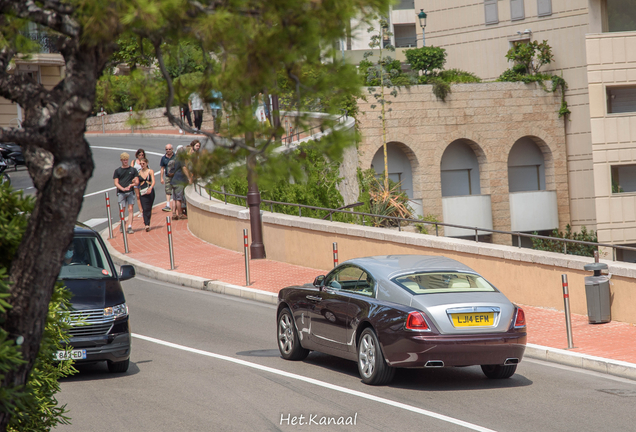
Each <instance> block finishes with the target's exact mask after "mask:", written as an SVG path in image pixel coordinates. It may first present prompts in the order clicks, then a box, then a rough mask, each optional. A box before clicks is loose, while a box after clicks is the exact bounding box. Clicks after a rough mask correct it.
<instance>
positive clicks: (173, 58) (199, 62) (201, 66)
mask: <svg viewBox="0 0 636 432" xmlns="http://www.w3.org/2000/svg"><path fill="white" fill-rule="evenodd" d="M164 52H165V62H166V69H167V70H168V73H169V74H170V77H171V78H172V79H174V78H177V77H180V76H181V75H186V74H191V73H194V72H199V73H203V72H205V69H206V67H205V61H204V55H203V51H202V50H201V47H200V46H197V45H195V44H194V43H193V42H189V41H178V42H177V43H176V44H175V45H168V44H166V45H164ZM215 64H216V63H214V62H212V63H211V65H210V67H211V68H213V69H214V67H215V66H214V65H215Z"/></svg>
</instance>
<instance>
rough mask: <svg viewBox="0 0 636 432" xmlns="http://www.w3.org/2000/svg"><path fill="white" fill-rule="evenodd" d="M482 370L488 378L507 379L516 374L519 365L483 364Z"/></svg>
mask: <svg viewBox="0 0 636 432" xmlns="http://www.w3.org/2000/svg"><path fill="white" fill-rule="evenodd" d="M481 370H482V372H483V373H484V375H486V376H487V377H488V378H491V379H505V378H510V377H511V376H513V375H514V374H515V371H516V370H517V365H516V364H513V365H505V366H504V365H481Z"/></svg>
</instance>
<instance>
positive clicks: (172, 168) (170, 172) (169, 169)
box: [166, 159, 177, 177]
mask: <svg viewBox="0 0 636 432" xmlns="http://www.w3.org/2000/svg"><path fill="white" fill-rule="evenodd" d="M176 165H177V164H176V160H174V159H172V160H171V161H170V162H168V165H166V175H167V176H168V177H174V173H175V172H176V171H177V166H176Z"/></svg>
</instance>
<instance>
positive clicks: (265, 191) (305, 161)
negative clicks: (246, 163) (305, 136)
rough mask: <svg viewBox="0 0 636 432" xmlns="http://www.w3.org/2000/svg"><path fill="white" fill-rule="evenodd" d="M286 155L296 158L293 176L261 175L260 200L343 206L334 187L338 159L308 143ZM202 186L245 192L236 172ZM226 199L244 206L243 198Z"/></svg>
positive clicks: (289, 210)
mask: <svg viewBox="0 0 636 432" xmlns="http://www.w3.org/2000/svg"><path fill="white" fill-rule="evenodd" d="M289 157H290V158H294V159H296V160H298V161H299V165H300V170H299V171H300V172H299V173H297V174H298V175H297V176H296V177H297V179H294V180H293V181H290V180H289V178H283V177H279V176H261V183H260V192H261V198H262V199H264V200H269V201H278V202H286V203H296V204H303V205H308V206H314V207H324V208H330V209H331V208H338V207H342V206H343V205H344V204H343V199H342V196H341V195H340V192H339V191H338V189H337V188H336V187H337V185H338V183H339V182H340V181H341V180H342V179H341V178H340V177H339V175H340V174H339V165H340V163H339V162H338V161H335V160H330V159H328V158H325V157H324V156H323V155H322V154H321V152H319V151H317V149H316V148H313V147H312V144H311V143H307V144H303V145H301V146H300V147H299V148H297V149H295V150H292V151H291V152H290V154H289ZM237 174H238V175H237ZM206 188H207V189H208V191H210V190H222V188H223V189H224V190H225V192H228V193H232V194H236V195H247V180H246V178H245V176H244V175H243V173H242V172H240V171H239V172H238V173H235V175H230V176H226V175H224V176H219V178H216V179H213V180H212V181H211V182H210V183H209V184H208V185H207V186H206ZM212 195H213V196H216V198H218V199H221V200H223V199H224V198H223V195H218V194H212ZM228 202H231V203H233V204H238V205H245V201H244V200H242V199H238V198H232V197H230V198H228ZM263 209H264V210H270V209H271V207H269V206H267V204H263ZM273 210H274V211H275V212H277V213H285V214H293V215H297V214H298V209H297V208H296V207H290V206H281V205H274V206H273ZM302 215H303V216H307V217H316V218H322V217H324V216H326V215H327V213H326V212H324V211H318V210H307V209H303V210H302ZM333 219H334V220H345V219H347V215H343V214H341V213H334V214H333Z"/></svg>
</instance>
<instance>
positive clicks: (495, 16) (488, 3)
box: [484, 0, 499, 24]
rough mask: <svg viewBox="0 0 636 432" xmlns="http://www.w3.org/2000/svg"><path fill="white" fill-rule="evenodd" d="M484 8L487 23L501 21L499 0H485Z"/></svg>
mask: <svg viewBox="0 0 636 432" xmlns="http://www.w3.org/2000/svg"><path fill="white" fill-rule="evenodd" d="M484 10H485V13H486V24H497V23H498V22H499V11H498V10H497V0H485V1H484Z"/></svg>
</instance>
